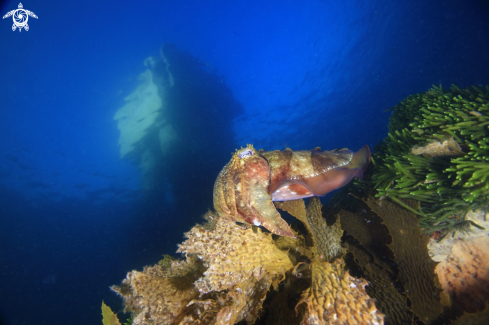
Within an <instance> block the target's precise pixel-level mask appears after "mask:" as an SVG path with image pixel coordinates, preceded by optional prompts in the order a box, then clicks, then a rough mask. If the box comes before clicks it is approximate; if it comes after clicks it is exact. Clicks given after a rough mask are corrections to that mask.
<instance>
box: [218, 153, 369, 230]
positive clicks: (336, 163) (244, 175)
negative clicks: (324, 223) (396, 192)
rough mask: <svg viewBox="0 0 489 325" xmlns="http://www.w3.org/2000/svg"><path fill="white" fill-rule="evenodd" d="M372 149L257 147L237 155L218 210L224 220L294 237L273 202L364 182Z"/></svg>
mask: <svg viewBox="0 0 489 325" xmlns="http://www.w3.org/2000/svg"><path fill="white" fill-rule="evenodd" d="M369 161H370V150H369V148H368V146H364V147H363V148H361V149H360V150H359V151H357V152H352V151H350V150H347V149H341V150H333V151H321V150H319V149H315V150H312V151H292V150H290V149H286V150H284V151H278V150H276V151H270V152H257V151H256V150H255V149H254V148H253V146H251V145H248V146H247V147H246V148H244V149H241V150H239V151H237V152H236V153H235V154H234V155H233V157H232V158H231V161H230V162H229V163H228V164H227V165H226V166H224V168H223V169H222V171H221V172H220V173H219V176H218V177H217V179H216V182H215V184H214V209H215V210H216V211H217V212H218V214H219V215H221V216H230V217H232V218H233V219H234V220H236V221H239V222H246V223H250V224H254V225H257V226H260V225H262V226H264V227H265V228H267V229H268V230H269V231H271V232H272V233H274V234H277V235H281V236H287V237H294V234H293V233H292V231H291V230H290V227H289V226H288V224H287V223H286V222H285V220H283V219H282V218H281V217H280V214H279V213H278V211H277V210H276V209H275V206H274V205H273V202H272V201H287V200H295V199H298V198H305V197H310V196H323V195H325V194H327V193H329V192H331V191H333V190H335V189H337V188H339V187H341V186H344V185H346V184H347V183H348V182H350V181H351V180H352V179H353V177H357V178H359V179H361V178H362V177H363V171H364V170H365V169H366V168H367V166H368V163H369Z"/></svg>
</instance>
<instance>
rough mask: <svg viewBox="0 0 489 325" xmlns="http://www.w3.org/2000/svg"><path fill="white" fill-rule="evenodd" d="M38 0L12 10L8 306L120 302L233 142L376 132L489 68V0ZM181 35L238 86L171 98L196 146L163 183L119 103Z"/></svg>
mask: <svg viewBox="0 0 489 325" xmlns="http://www.w3.org/2000/svg"><path fill="white" fill-rule="evenodd" d="M22 4H23V5H24V9H27V10H30V11H32V12H34V13H35V14H36V15H37V16H38V19H35V18H32V17H29V19H28V25H29V30H28V31H26V30H22V32H19V31H18V30H16V31H12V28H11V27H12V23H13V21H12V17H9V18H5V19H3V20H2V21H1V22H0V85H1V87H0V99H1V101H0V323H2V324H13V325H17V324H50V325H55V324H97V323H100V321H101V315H100V305H101V301H102V300H104V301H105V302H106V303H107V304H109V305H110V306H111V307H112V308H113V309H114V310H116V311H121V309H122V307H121V301H120V299H119V298H118V297H117V296H116V295H115V294H114V293H112V292H111V291H110V290H109V288H108V287H109V286H110V285H113V284H118V283H120V281H121V280H122V279H123V278H124V277H125V274H126V273H127V272H128V271H130V270H132V269H142V267H143V266H144V265H148V264H154V263H156V262H157V261H158V260H159V259H160V257H161V255H162V254H165V253H170V254H173V253H174V252H175V251H176V244H177V243H179V242H181V241H182V239H183V232H184V231H186V230H189V229H190V227H192V226H193V225H194V224H195V223H196V222H199V221H200V220H201V215H202V214H203V213H205V212H206V209H207V208H211V207H212V180H213V179H215V177H216V176H217V173H218V171H219V170H220V169H221V168H222V166H223V165H224V164H226V163H227V161H228V160H229V157H230V153H231V152H232V151H233V150H234V149H235V148H239V147H241V146H244V145H246V144H247V143H252V144H254V146H255V148H264V149H266V150H271V149H283V148H285V147H286V146H288V147H291V148H292V149H296V150H300V149H312V148H314V147H316V146H321V147H322V148H323V149H325V150H327V149H334V148H343V147H348V148H350V149H352V150H357V149H358V148H360V147H361V146H363V145H364V144H369V145H370V146H374V145H375V144H376V143H377V142H378V140H379V139H382V138H384V137H385V136H386V134H387V122H388V117H389V113H384V110H385V109H388V108H390V107H392V106H394V105H395V104H396V103H398V102H399V101H401V100H402V99H403V98H405V97H406V96H408V95H410V94H414V93H418V92H424V91H427V90H428V89H429V88H430V87H431V86H432V85H433V84H436V85H440V84H442V85H443V86H444V87H445V88H448V87H449V86H450V84H451V83H455V84H457V85H458V86H460V87H466V86H469V85H472V84H489V73H488V71H489V59H488V58H489V7H488V5H487V4H485V1H467V0H465V1H462V0H460V1H456V0H447V1H424V0H411V1H381V0H379V1H360V0H359V1H353V0H347V1H319V0H310V1H264V0H260V1H256V0H246V1H245V0H243V1H241V0H233V1H224V0H222V1H211V0H206V1H204V0H201V1H197V0H188V1H187V0H179V1H173V0H171V1H170V0H163V1H149V0H148V1H143V2H139V3H137V4H136V2H124V1H104V2H100V1H92V0H88V1H74V2H73V1H26V2H22ZM17 7H18V2H16V1H7V2H2V3H1V5H0V9H1V15H2V16H3V15H4V14H6V13H7V12H9V11H11V10H14V9H17ZM165 43H173V44H174V47H175V49H177V50H176V51H177V52H175V53H177V55H176V56H175V57H176V58H179V57H183V56H185V55H186V56H188V57H192V58H195V59H196V60H200V61H202V62H203V65H202V67H201V68H198V67H195V69H194V70H188V71H183V73H187V76H190V77H192V76H194V75H196V73H197V74H199V73H200V74H201V75H202V76H203V77H202V79H199V78H190V79H192V80H193V81H194V82H193V84H192V87H194V88H192V89H195V92H194V93H193V94H195V96H203V98H204V99H206V98H210V97H208V96H210V95H208V92H210V91H211V90H215V91H216V94H218V95H219V96H221V95H222V96H224V95H226V96H228V97H226V98H227V101H226V103H228V102H229V103H230V102H232V101H235V103H234V104H233V105H227V104H226V105H218V104H216V105H214V104H212V105H211V104H205V105H204V106H202V107H198V106H196V107H194V108H193V110H192V112H191V113H189V112H185V111H183V112H178V114H177V112H173V113H174V115H171V116H172V117H173V118H174V119H175V121H176V122H175V124H174V125H175V128H177V130H178V132H179V137H180V139H181V141H182V142H181V143H182V146H181V147H179V148H174V150H173V151H172V152H171V153H170V156H169V158H168V163H167V164H166V163H165V168H166V169H165V170H164V172H162V173H163V175H160V176H161V177H160V178H158V184H157V187H155V190H154V191H151V193H148V191H145V190H143V188H142V186H143V185H142V183H143V180H142V174H141V170H140V169H139V167H138V164H137V163H135V160H134V159H133V160H130V159H120V155H119V147H118V140H119V135H120V134H119V130H118V128H117V122H116V121H115V120H114V119H113V117H114V115H115V112H116V111H117V110H118V109H119V108H120V107H122V106H123V105H124V101H123V99H124V97H126V96H127V95H128V94H129V93H130V92H131V91H132V90H133V89H134V88H135V87H136V86H137V85H138V80H137V76H138V75H139V74H140V73H142V72H144V70H145V69H146V68H145V67H144V65H143V62H144V59H145V58H147V57H149V56H151V55H158V53H159V49H160V47H161V46H162V45H163V44H165ZM198 69H201V70H198ZM213 76H214V77H213ZM205 78H211V79H209V80H214V81H213V82H214V83H212V82H211V83H207V81H205V80H208V79H205ZM202 80H203V81H202ZM179 85H181V83H180V84H179ZM206 87H209V88H206ZM182 89H185V87H183V86H182ZM216 89H217V90H216ZM193 91H194V90H193ZM206 96H207V97H206ZM190 97H192V95H190ZM191 99H192V98H191ZM231 99H232V100H231ZM204 102H205V101H204ZM169 110H170V113H169V114H172V113H171V108H169ZM213 110H214V111H213ZM211 112H214V114H217V115H212V114H211ZM216 116H217V118H216ZM182 117H184V118H183V119H182ZM135 159H136V160H137V158H135ZM172 159H173V160H172ZM203 174H204V175H203Z"/></svg>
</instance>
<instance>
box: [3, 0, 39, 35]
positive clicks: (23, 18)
mask: <svg viewBox="0 0 489 325" xmlns="http://www.w3.org/2000/svg"><path fill="white" fill-rule="evenodd" d="M10 16H12V19H13V20H14V24H13V25H12V31H15V30H16V29H17V28H19V32H21V31H22V28H25V30H26V31H28V30H29V25H27V21H28V20H29V16H31V17H34V18H36V19H37V16H36V14H35V13H33V12H32V11H29V10H25V9H24V6H22V3H19V9H15V10H11V11H9V12H7V13H6V14H5V16H3V19H5V18H8V17H10Z"/></svg>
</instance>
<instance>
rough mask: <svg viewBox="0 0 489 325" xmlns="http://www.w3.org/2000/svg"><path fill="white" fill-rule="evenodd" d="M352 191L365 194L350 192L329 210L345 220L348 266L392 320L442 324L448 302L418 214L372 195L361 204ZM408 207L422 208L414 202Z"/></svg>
mask: <svg viewBox="0 0 489 325" xmlns="http://www.w3.org/2000/svg"><path fill="white" fill-rule="evenodd" d="M352 190H353V191H355V192H356V193H362V192H363V190H361V189H359V188H358V187H357V188H356V189H354V188H346V189H345V190H344V191H342V193H341V194H342V196H343V197H344V199H343V202H340V203H338V202H337V203H338V205H337V209H332V207H331V206H328V207H327V208H326V212H325V213H326V215H328V214H337V215H338V216H339V219H341V226H342V228H343V230H345V232H346V236H345V238H344V239H345V241H346V243H347V244H348V251H347V255H346V256H345V260H346V262H347V265H348V268H349V269H350V270H351V272H352V274H354V275H355V276H361V277H363V278H365V279H366V280H367V281H368V282H369V286H368V287H367V288H366V290H367V293H368V294H369V295H370V296H371V297H373V298H376V299H377V307H378V308H379V310H380V311H381V312H383V313H384V314H385V317H386V318H385V319H386V322H388V323H390V324H413V323H414V322H423V323H424V324H435V323H437V322H439V321H440V319H441V315H442V313H443V310H444V309H443V308H444V303H445V300H446V299H444V298H445V297H444V296H443V295H442V294H441V289H440V288H439V285H438V283H437V282H436V281H435V267H436V263H435V262H434V261H433V260H432V259H431V258H430V256H429V253H428V249H427V243H428V240H429V239H428V238H427V237H426V236H424V235H422V234H421V232H420V229H419V220H418V218H417V216H416V214H415V213H413V212H411V211H409V210H407V209H405V208H404V207H403V206H400V205H398V204H397V203H395V202H390V201H389V200H382V201H380V200H379V199H376V198H374V197H373V196H372V195H369V196H367V197H366V199H365V200H361V199H359V198H356V197H353V196H351V195H348V194H347V193H346V192H347V191H352ZM339 195H340V194H339ZM403 205H405V206H408V207H410V209H416V203H415V202H414V201H412V200H411V201H404V202H403ZM330 209H332V210H330Z"/></svg>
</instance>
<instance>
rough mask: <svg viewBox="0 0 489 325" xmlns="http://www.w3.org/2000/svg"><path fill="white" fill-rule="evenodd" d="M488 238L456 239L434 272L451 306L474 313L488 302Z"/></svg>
mask: <svg viewBox="0 0 489 325" xmlns="http://www.w3.org/2000/svg"><path fill="white" fill-rule="evenodd" d="M488 247H489V238H488V237H487V236H485V237H477V238H473V239H468V240H465V239H459V240H457V241H456V242H455V244H454V245H453V247H452V249H451V253H450V255H448V257H447V259H446V260H444V261H442V262H441V263H440V264H438V265H437V267H436V269H435V271H436V273H437V274H438V278H439V280H440V283H441V285H442V287H443V289H444V290H445V292H447V293H448V294H449V295H450V298H451V300H452V302H453V304H454V305H456V306H459V307H461V308H462V309H463V310H464V311H467V312H469V313H473V312H476V311H481V310H483V309H484V307H485V304H486V301H487V300H488V299H489V251H488V249H487V248H488Z"/></svg>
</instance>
